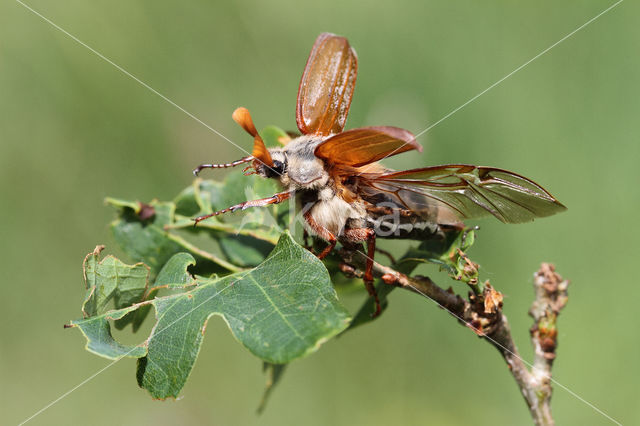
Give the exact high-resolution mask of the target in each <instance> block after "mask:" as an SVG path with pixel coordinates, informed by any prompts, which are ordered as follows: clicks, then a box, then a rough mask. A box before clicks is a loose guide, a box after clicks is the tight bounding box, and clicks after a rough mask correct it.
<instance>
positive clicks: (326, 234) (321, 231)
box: [304, 211, 338, 259]
mask: <svg viewBox="0 0 640 426" xmlns="http://www.w3.org/2000/svg"><path fill="white" fill-rule="evenodd" d="M304 220H306V221H307V224H308V225H309V227H310V228H311V229H313V232H315V233H316V234H317V235H318V236H319V237H320V238H322V239H323V240H326V241H327V242H328V243H329V245H328V246H326V247H325V248H324V250H322V251H321V252H320V254H318V255H316V256H317V257H318V259H324V258H325V257H327V255H328V254H329V253H331V250H333V249H334V248H335V246H336V244H337V243H338V239H337V238H336V236H335V235H333V234H332V233H331V231H329V230H328V229H327V228H325V227H324V226H322V225H320V224H319V223H318V222H316V220H315V219H314V218H313V216H312V215H311V211H307V212H306V213H305V214H304Z"/></svg>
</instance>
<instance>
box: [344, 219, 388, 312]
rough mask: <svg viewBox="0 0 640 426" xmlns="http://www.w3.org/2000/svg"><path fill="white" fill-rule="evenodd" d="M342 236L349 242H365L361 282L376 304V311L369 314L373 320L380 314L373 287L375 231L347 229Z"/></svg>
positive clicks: (380, 309) (376, 295) (378, 300)
mask: <svg viewBox="0 0 640 426" xmlns="http://www.w3.org/2000/svg"><path fill="white" fill-rule="evenodd" d="M344 235H345V237H346V238H347V239H349V241H351V242H360V241H366V242H367V263H366V267H365V271H364V277H363V281H364V286H365V287H366V289H367V292H368V293H369V296H371V297H373V299H374V301H375V303H376V310H375V311H374V312H373V314H371V318H375V317H377V316H378V315H380V312H382V307H381V306H380V299H379V298H378V293H377V292H376V288H375V286H374V285H373V257H374V256H375V254H376V231H374V230H373V229H371V228H347V229H345V230H344Z"/></svg>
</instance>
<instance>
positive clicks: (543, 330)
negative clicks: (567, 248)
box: [341, 250, 569, 426]
mask: <svg viewBox="0 0 640 426" xmlns="http://www.w3.org/2000/svg"><path fill="white" fill-rule="evenodd" d="M356 253H357V252H351V251H345V250H343V251H342V252H341V256H342V259H343V261H344V262H345V263H346V264H347V265H350V268H349V269H348V273H349V275H352V276H355V277H360V276H362V275H363V273H362V268H363V266H364V259H363V256H362V255H360V256H358V255H357V254H356ZM374 275H375V276H376V277H379V278H382V280H383V281H384V282H385V283H386V284H388V285H393V286H396V287H399V288H403V289H405V290H409V291H411V292H414V293H417V294H420V295H422V296H424V297H427V298H429V299H432V300H433V301H435V302H436V303H437V304H438V305H439V306H440V307H441V308H443V309H444V310H446V311H447V312H449V313H450V314H451V315H452V316H453V317H455V318H456V319H457V320H458V321H459V322H460V323H461V324H463V325H465V326H467V327H469V328H470V329H471V330H473V331H474V332H475V334H476V335H478V336H479V337H481V338H484V339H485V340H486V341H487V342H489V343H490V344H491V345H493V346H494V347H495V348H496V349H497V350H498V352H500V354H501V355H502V357H503V358H504V360H505V361H506V362H507V365H508V366H509V371H510V372H511V375H512V376H513V378H514V380H515V381H516V383H517V385H518V387H519V388H520V391H521V393H522V395H523V396H524V399H525V402H526V403H527V406H528V407H529V411H530V413H531V417H532V419H533V422H534V424H536V425H545V426H546V425H553V424H554V420H553V417H552V415H551V393H552V388H551V367H552V364H553V360H554V359H555V357H556V347H557V335H558V333H557V328H556V322H557V318H558V314H559V313H560V311H561V310H562V308H564V306H565V305H566V303H567V300H568V296H567V288H568V285H569V282H568V281H567V280H563V279H562V277H561V276H560V275H558V274H557V273H556V272H555V267H554V266H553V265H552V264H550V263H543V264H542V265H541V266H540V269H539V270H538V272H536V273H535V275H534V289H535V300H534V301H533V304H532V306H531V309H530V311H529V314H530V315H531V316H532V317H533V319H534V324H533V326H532V327H531V330H530V332H531V343H532V345H533V347H534V350H535V356H534V361H533V364H528V363H526V362H525V361H524V360H523V359H522V357H521V356H520V354H519V352H518V348H517V346H516V344H515V343H514V341H513V338H512V336H511V329H510V327H509V322H508V321H507V317H506V316H505V315H504V313H503V312H502V294H501V293H500V292H498V291H497V290H495V289H494V288H493V287H492V286H491V284H489V282H488V281H487V282H485V283H484V285H483V288H482V291H481V292H477V291H471V292H469V295H468V297H467V298H466V299H465V298H463V297H461V296H459V295H457V294H455V293H454V292H453V290H452V289H451V288H449V289H446V290H445V289H444V288H442V287H440V286H438V285H437V284H435V283H434V282H433V281H432V280H431V279H429V278H427V277H422V276H414V277H409V276H407V275H405V274H403V273H400V272H398V271H396V270H395V269H393V268H390V267H388V266H383V265H380V264H379V263H374ZM454 278H455V277H454ZM472 290H475V289H472ZM529 365H530V366H531V368H529Z"/></svg>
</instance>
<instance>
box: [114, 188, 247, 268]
mask: <svg viewBox="0 0 640 426" xmlns="http://www.w3.org/2000/svg"><path fill="white" fill-rule="evenodd" d="M107 203H108V204H110V205H112V206H114V207H117V208H119V209H120V212H119V218H118V219H116V220H115V221H114V222H113V223H112V224H111V230H112V232H113V236H114V238H115V240H116V242H117V243H118V245H119V246H120V247H121V248H122V250H123V251H124V252H125V253H126V254H127V255H128V256H129V257H131V258H132V259H133V260H134V261H136V262H144V263H145V264H146V265H148V266H149V267H150V268H151V276H152V277H154V276H155V275H156V274H157V273H158V271H159V270H160V268H162V266H163V265H164V264H165V263H166V262H167V261H168V260H169V259H170V258H171V256H173V255H174V254H176V253H179V252H187V253H190V254H191V255H192V256H193V257H194V258H195V259H196V261H197V262H198V268H197V269H196V272H197V273H201V274H212V273H220V272H229V271H231V272H237V271H239V270H241V268H239V267H237V266H235V265H233V264H231V263H229V262H227V261H226V260H224V259H222V258H220V257H218V256H215V255H214V254H212V253H209V252H206V251H204V250H202V249H200V248H198V247H196V246H195V245H193V244H192V243H190V242H189V241H187V240H185V239H184V238H183V237H181V236H180V235H177V234H175V233H172V232H170V231H169V230H168V229H166V228H167V227H168V226H169V225H171V224H172V223H173V221H174V215H175V204H174V203H172V202H160V201H152V202H151V203H149V204H148V205H145V206H147V209H146V211H147V212H152V213H147V216H149V215H150V216H149V217H148V218H146V219H145V218H142V217H141V216H140V212H138V211H136V210H135V209H132V208H131V202H127V201H121V200H116V199H113V198H107Z"/></svg>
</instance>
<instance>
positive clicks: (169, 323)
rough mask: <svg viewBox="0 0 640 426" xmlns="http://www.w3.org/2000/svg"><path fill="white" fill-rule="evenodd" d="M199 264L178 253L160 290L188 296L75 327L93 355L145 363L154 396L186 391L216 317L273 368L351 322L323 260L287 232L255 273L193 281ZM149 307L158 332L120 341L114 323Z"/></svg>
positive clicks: (142, 375) (145, 382) (143, 376)
mask: <svg viewBox="0 0 640 426" xmlns="http://www.w3.org/2000/svg"><path fill="white" fill-rule="evenodd" d="M193 262H194V259H193V257H192V256H191V255H189V254H184V253H181V254H178V255H176V257H174V258H172V259H171V260H170V261H169V262H167V264H166V266H165V267H164V268H163V269H162V271H161V272H160V273H159V274H158V279H157V280H156V282H155V283H154V286H153V288H159V287H160V286H168V287H173V288H182V289H184V291H183V292H181V293H177V294H171V295H168V296H163V297H157V298H155V299H153V300H148V301H144V302H142V303H139V304H136V305H132V306H130V307H127V308H124V309H119V310H113V311H108V312H106V313H103V314H99V315H96V316H92V317H89V318H85V319H82V320H78V321H73V322H72V323H71V326H73V327H78V328H79V329H80V330H81V331H82V333H83V334H84V335H85V337H86V338H87V349H88V350H90V351H91V352H94V353H96V354H98V355H100V356H103V357H106V358H109V359H118V358H120V357H123V356H127V357H135V358H139V361H138V374H137V377H138V382H139V384H140V386H142V387H144V388H145V389H147V390H148V391H149V392H150V394H151V395H152V396H153V397H154V398H160V399H162V398H167V397H176V396H177V395H178V394H179V392H180V390H181V389H182V387H183V386H184V384H185V382H186V380H187V378H188V376H189V374H190V372H191V370H192V368H193V364H194V362H195V360H196V358H197V355H198V352H199V350H200V346H201V344H202V339H203V337H204V331H205V327H206V323H207V320H208V319H209V318H210V317H211V316H212V315H219V316H221V317H222V318H223V319H224V320H225V321H226V323H227V324H228V326H229V328H230V329H231V331H232V333H233V334H234V336H235V337H236V339H237V340H238V341H239V342H240V343H242V344H243V345H244V346H245V347H247V349H249V350H250V351H251V352H252V353H253V354H255V355H256V356H258V357H260V358H261V359H262V360H264V361H266V362H269V363H272V364H286V363H288V362H291V361H292V360H294V359H297V358H300V357H303V356H306V355H308V354H310V353H312V352H314V351H315V350H317V349H318V347H319V346H320V345H321V344H322V343H323V342H324V341H326V340H327V339H329V338H331V337H333V336H335V335H336V334H338V333H339V332H341V331H342V330H344V329H345V328H346V327H347V326H348V324H349V321H350V318H349V314H348V313H347V311H346V310H345V308H344V307H342V305H340V303H339V302H338V299H337V296H336V293H335V291H334V289H333V287H332V286H331V281H330V278H329V274H328V273H327V270H326V269H325V268H324V266H323V264H322V262H320V261H319V260H318V259H317V258H316V257H315V256H313V255H312V254H311V253H309V252H308V251H307V250H305V249H304V248H302V247H301V246H299V245H298V244H297V243H296V242H295V241H294V240H293V239H292V238H291V236H290V235H289V234H288V233H284V234H283V235H282V237H281V238H280V239H279V241H278V244H277V245H276V247H275V248H274V250H273V251H272V252H271V254H270V255H269V256H268V257H267V259H265V260H264V262H262V263H261V264H260V265H258V266H257V267H256V268H253V269H251V270H247V271H242V272H237V273H234V274H231V275H227V276H225V277H221V278H219V277H210V278H205V277H200V276H198V277H192V276H191V275H189V273H188V271H187V268H188V267H189V266H190V265H192V264H193ZM93 279H94V277H93V276H92V277H91V278H90V280H93ZM90 280H88V281H90ZM146 306H153V308H154V309H155V314H156V323H155V325H154V327H153V331H152V332H151V335H150V336H149V337H148V338H147V339H146V340H145V341H144V342H143V343H141V344H140V345H135V346H126V345H121V344H120V343H118V342H117V341H116V340H115V339H113V337H112V335H111V329H110V325H109V321H110V320H117V319H120V318H123V317H124V316H126V315H130V314H131V313H132V312H134V311H136V310H137V309H140V308H143V307H146Z"/></svg>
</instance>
